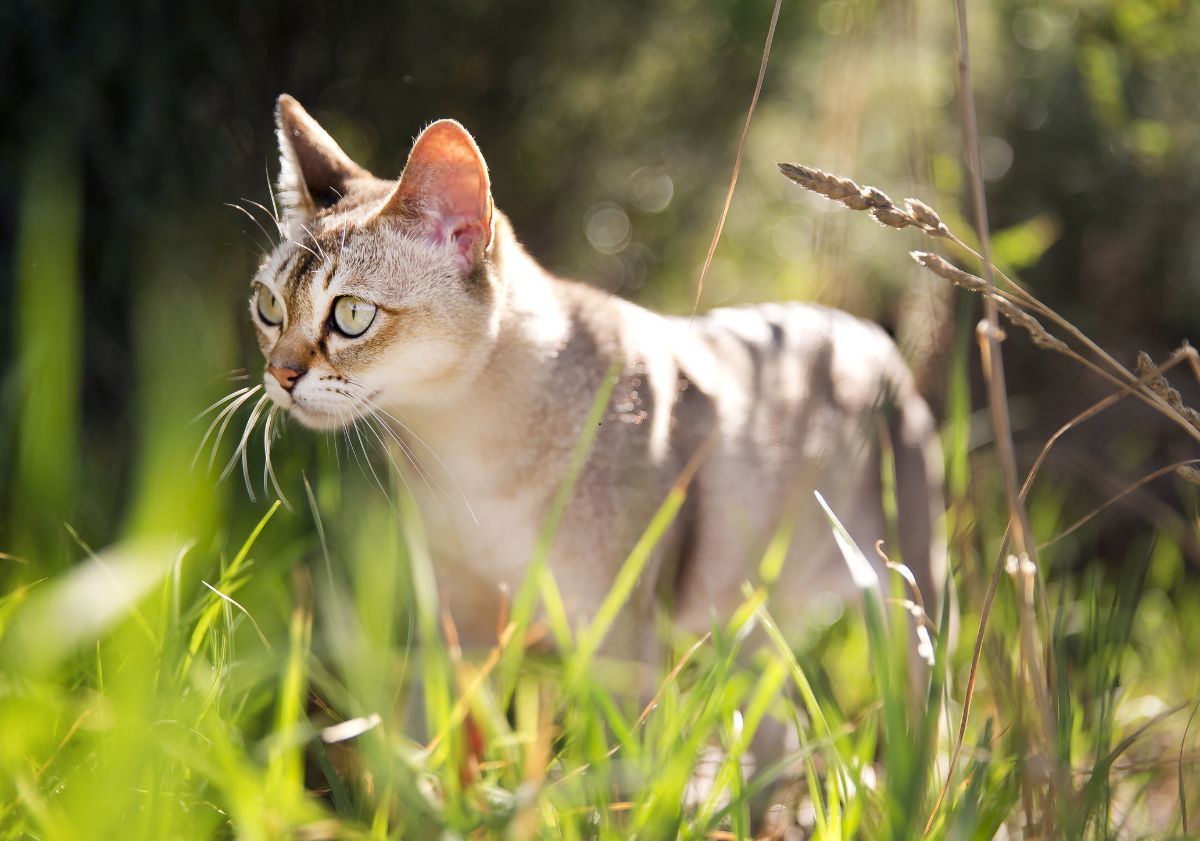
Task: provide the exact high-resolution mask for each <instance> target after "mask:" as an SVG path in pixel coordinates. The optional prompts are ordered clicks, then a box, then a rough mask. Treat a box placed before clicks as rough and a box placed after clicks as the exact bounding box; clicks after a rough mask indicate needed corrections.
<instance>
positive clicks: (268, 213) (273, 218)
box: [242, 196, 283, 242]
mask: <svg viewBox="0 0 1200 841" xmlns="http://www.w3.org/2000/svg"><path fill="white" fill-rule="evenodd" d="M274 200H275V197H274V196H272V197H271V201H272V203H274ZM242 201H244V202H249V203H250V204H252V205H253V206H254V207H257V208H258V209H259V210H261V211H262V212H263V213H265V214H267V218H268V219H270V220H271V221H272V222H274V223H275V230H277V231H279V240H280V242H282V241H283V227H282V226H280V224H279V220H278V219H277V218H276V217H274V216H272V215H271V211H269V210H267V209H266V208H265V207H263V206H262V205H261V204H259V203H258V202H256V201H254V200H253V199H242ZM264 233H265V232H264ZM267 238H268V239H269V238H270V234H267Z"/></svg>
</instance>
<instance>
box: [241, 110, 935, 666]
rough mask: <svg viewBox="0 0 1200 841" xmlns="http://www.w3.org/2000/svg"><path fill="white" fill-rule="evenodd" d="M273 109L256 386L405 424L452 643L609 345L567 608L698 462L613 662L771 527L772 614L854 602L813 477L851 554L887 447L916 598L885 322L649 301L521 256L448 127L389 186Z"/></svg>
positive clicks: (568, 547)
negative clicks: (608, 378) (785, 546)
mask: <svg viewBox="0 0 1200 841" xmlns="http://www.w3.org/2000/svg"><path fill="white" fill-rule="evenodd" d="M279 118H280V137H281V144H282V146H283V157H284V171H283V175H282V176H281V188H282V192H283V198H284V204H285V208H286V213H287V219H288V227H289V232H290V235H291V238H292V240H293V241H292V242H289V243H285V244H283V245H281V246H280V248H279V249H278V250H277V251H276V253H275V255H273V257H272V258H271V260H270V261H269V262H268V263H267V264H266V265H265V266H264V268H263V269H262V270H261V271H260V273H259V275H258V277H257V278H256V282H257V283H258V284H259V285H260V286H262V287H264V288H265V289H266V290H267V291H265V292H260V293H259V300H258V303H257V305H252V309H256V310H257V311H256V312H255V313H254V315H253V317H254V318H255V321H256V324H257V325H258V327H259V331H260V344H261V345H262V348H263V352H264V354H265V355H266V356H267V358H268V363H269V367H268V371H269V373H268V375H267V376H266V378H265V381H266V383H267V386H268V389H269V392H270V393H271V395H272V397H273V398H275V399H276V401H277V402H278V403H280V404H281V405H283V406H285V407H286V408H288V409H290V410H291V411H292V412H293V414H294V415H296V416H297V417H298V418H299V419H300V420H301V421H303V422H305V423H306V424H308V425H310V426H314V427H317V428H331V427H336V426H339V425H341V424H342V423H343V422H344V421H345V420H347V418H348V417H351V416H353V417H360V416H362V415H364V414H366V413H368V412H369V411H371V410H376V411H378V412H379V413H380V416H382V417H387V416H388V415H390V416H392V417H393V418H394V419H396V420H397V421H399V422H402V423H403V426H404V427H405V428H404V429H402V430H400V431H399V432H400V435H402V436H404V437H405V439H406V445H407V447H408V449H409V450H410V451H411V452H412V453H414V454H415V455H416V456H417V457H418V458H419V460H420V461H421V462H422V465H423V466H422V468H421V469H420V470H419V471H418V472H417V473H415V474H414V477H416V479H417V480H416V481H412V482H411V483H410V484H411V485H412V487H413V489H414V493H415V494H416V495H417V497H418V500H419V501H420V503H421V508H422V511H423V514H424V518H425V520H426V524H427V527H428V529H429V533H430V542H431V548H432V549H433V552H434V555H435V562H436V569H437V574H438V581H439V589H440V593H441V596H442V597H443V598H444V599H445V600H446V601H447V603H448V604H449V606H450V609H451V613H452V615H453V618H454V621H455V623H456V625H457V627H458V631H459V634H460V636H461V637H462V638H463V640H464V641H465V642H467V643H473V644H476V645H489V644H491V643H493V642H494V641H495V638H496V632H497V621H498V617H499V613H500V610H501V604H502V602H503V601H504V599H505V595H504V591H505V590H507V591H508V593H512V592H514V591H515V589H516V587H517V586H518V585H519V584H520V583H521V581H522V579H523V577H524V573H525V570H526V567H527V564H528V562H529V560H530V558H531V556H532V554H533V549H534V542H535V539H536V535H537V533H538V530H539V528H540V527H541V525H542V523H543V521H544V519H545V515H546V512H547V510H548V508H549V506H550V501H551V499H552V498H553V496H554V494H555V492H556V489H557V488H558V486H559V484H560V482H561V481H562V479H563V476H564V474H565V473H566V470H567V465H568V463H569V460H570V457H571V453H572V452H573V450H574V448H575V445H576V442H577V441H578V440H579V437H580V435H581V433H582V431H583V429H582V426H583V423H584V419H585V417H586V415H587V413H588V409H589V407H590V406H591V404H592V402H593V400H594V397H595V395H596V393H597V390H598V389H599V388H600V387H601V385H602V383H603V381H604V378H605V375H606V372H607V371H608V370H609V369H610V367H611V365H612V363H613V361H614V360H620V376H619V379H618V381H617V384H616V386H615V389H614V391H613V395H612V398H611V399H610V401H609V404H608V408H607V411H606V412H605V415H604V420H603V422H602V425H601V427H600V429H599V430H598V432H597V437H596V440H595V442H594V444H593V446H592V449H591V454H590V456H589V458H588V461H587V463H586V465H585V468H584V470H583V472H582V474H581V476H580V478H579V482H578V484H577V486H576V488H575V491H574V495H573V497H572V500H571V503H570V505H569V507H568V508H567V510H566V514H565V516H564V518H563V521H562V523H561V526H560V528H559V530H558V532H557V536H556V538H555V542H554V544H553V548H552V552H551V555H550V566H551V569H552V571H553V572H554V576H555V579H556V581H557V583H558V586H559V588H560V589H561V591H562V595H563V600H564V603H565V606H566V608H567V611H568V614H569V615H570V616H571V617H572V618H573V619H578V618H586V617H589V616H591V615H592V614H593V613H594V611H595V609H596V608H597V607H598V605H599V604H600V601H601V600H602V599H603V598H604V596H605V595H606V594H607V593H608V591H609V589H610V588H611V586H612V584H613V581H614V577H615V575H616V573H617V570H618V569H619V568H620V566H621V564H622V563H623V562H624V561H625V559H626V557H627V556H628V554H629V552H630V550H631V549H632V548H633V546H634V544H635V542H636V541H637V540H638V538H639V537H640V536H641V534H642V533H643V531H644V530H645V528H646V526H647V525H648V524H649V522H650V519H651V517H652V516H653V514H654V512H655V510H656V509H657V508H658V506H659V505H660V503H661V502H662V501H663V500H664V498H665V497H666V495H667V493H668V491H669V490H670V488H671V486H672V485H673V483H675V482H676V481H677V480H678V479H679V477H680V476H681V475H682V474H683V473H684V472H685V468H686V467H687V466H688V465H689V463H690V462H693V460H694V463H695V465H698V466H697V467H696V471H695V475H694V478H693V479H692V481H691V485H690V487H689V492H688V496H687V499H686V502H685V504H684V507H683V508H682V510H681V511H680V513H679V516H678V518H677V519H676V521H675V524H674V525H673V526H672V528H671V529H670V531H669V532H668V534H667V536H666V538H665V539H664V540H662V541H661V542H659V544H658V545H657V546H656V548H655V551H654V554H653V557H652V559H651V561H650V563H649V565H648V566H647V568H646V570H645V572H644V574H643V575H642V577H641V579H640V582H639V585H638V588H637V590H636V591H635V593H634V595H633V597H632V598H631V600H630V602H629V603H628V604H627V605H626V607H625V608H624V610H623V612H622V614H621V619H620V621H619V622H618V623H617V626H616V627H615V628H614V632H613V636H612V637H611V638H610V640H609V641H608V649H609V650H610V651H612V652H616V653H622V654H628V655H632V656H640V657H645V656H648V655H649V653H650V651H651V650H652V648H651V646H652V639H653V636H654V634H653V619H654V615H655V614H654V612H655V610H656V609H657V606H658V605H659V604H660V603H661V602H662V601H664V600H665V601H666V602H667V603H668V604H670V605H671V606H672V611H673V615H674V617H675V621H676V622H677V623H678V624H679V625H681V626H682V627H684V628H686V629H688V630H690V631H696V632H698V631H703V630H705V629H707V628H708V627H709V626H710V623H711V621H712V619H713V617H714V616H715V617H718V618H719V617H724V616H727V615H728V612H729V610H730V609H731V608H732V607H733V606H734V605H736V604H737V603H738V602H739V601H740V600H741V598H742V592H741V585H742V583H743V582H744V581H747V580H755V579H756V578H757V574H758V572H757V571H758V565H759V563H760V561H761V559H762V557H763V554H764V551H765V550H766V548H767V546H768V543H769V542H770V541H771V539H772V536H773V535H775V534H776V533H777V532H779V531H780V529H781V528H783V529H785V530H787V529H792V536H791V543H790V548H789V550H788V556H787V561H786V563H785V564H784V567H783V573H782V575H781V577H780V579H779V581H778V583H777V585H776V588H775V591H774V596H773V600H772V604H773V611H774V612H776V613H777V614H779V618H780V619H781V620H782V621H783V622H784V623H785V624H786V625H791V626H799V625H802V624H803V617H804V614H805V607H806V606H807V605H808V604H810V603H811V601H812V600H813V599H814V598H815V597H818V596H820V595H821V594H824V593H829V592H833V593H838V594H841V595H846V594H848V593H849V592H851V590H852V587H851V582H850V578H849V574H848V572H847V568H846V565H845V563H844V562H843V561H842V560H841V559H840V557H839V555H838V554H837V550H836V548H835V545H834V542H833V540H832V537H831V533H830V529H829V526H828V522H827V521H826V520H825V519H824V517H823V515H822V513H821V512H820V509H819V508H818V507H817V504H816V502H815V500H814V499H813V495H812V491H813V490H814V489H816V490H819V491H821V493H822V494H823V495H824V496H825V497H826V498H827V499H828V500H829V502H830V504H831V506H832V507H833V509H834V510H835V511H836V512H837V513H838V514H839V516H840V517H841V518H842V520H843V521H844V523H845V524H846V526H847V527H848V529H849V530H850V532H851V534H852V535H853V536H854V537H855V539H856V541H857V542H858V543H859V544H860V546H862V547H863V548H864V549H865V550H867V552H868V557H872V558H873V557H874V553H873V552H870V548H871V545H872V544H873V543H874V541H875V540H878V539H881V538H884V537H886V536H887V535H886V527H885V518H884V512H883V503H882V482H883V478H882V475H883V474H882V471H883V468H884V461H883V460H881V448H882V447H884V446H885V442H886V446H887V447H889V449H890V451H891V452H892V453H893V454H894V463H895V466H896V474H895V476H896V492H897V506H898V518H897V519H898V530H899V537H900V543H901V545H900V549H901V552H902V554H903V557H904V560H905V562H906V563H907V564H908V565H909V566H910V567H911V568H912V569H913V571H914V572H915V573H916V576H917V579H918V581H919V583H920V584H921V585H922V587H923V588H926V592H928V593H932V592H934V591H935V590H936V585H937V584H939V583H940V581H941V578H942V575H943V569H942V564H943V550H942V546H941V543H940V540H939V539H938V538H937V536H936V535H937V519H938V518H939V517H940V513H941V510H942V509H941V506H942V501H941V484H940V472H941V465H940V454H939V451H938V447H937V442H936V435H935V430H934V426H933V422H932V418H931V416H930V414H929V411H928V409H927V408H926V406H925V404H924V403H923V401H922V400H921V398H920V397H919V396H918V394H917V392H916V390H915V387H914V385H913V382H912V378H911V376H910V375H909V373H908V371H907V369H906V367H905V365H904V363H903V362H902V360H901V358H900V356H899V354H898V352H897V351H896V349H895V347H894V345H893V344H892V342H891V341H890V339H889V338H888V337H887V336H886V334H884V333H883V331H881V330H880V329H878V328H877V327H874V326H872V325H869V324H867V323H865V322H862V321H860V320H857V319H854V318H852V317H850V316H848V315H846V314H844V313H840V312H837V311H834V310H829V309H824V308H819V307H813V306H805V305H801V304H786V305H783V304H777V305H765V306H760V307H754V308H744V309H727V310H717V311H714V312H711V313H708V314H706V315H703V316H697V317H695V318H686V317H680V318H672V317H665V316H661V315H658V314H655V313H652V312H649V311H647V310H645V309H642V308H640V307H637V306H635V305H634V304H631V303H629V302H627V301H623V300H621V299H618V298H615V297H613V296H610V295H607V294H605V293H603V292H600V291H597V290H595V289H592V288H589V287H586V286H583V285H580V284H576V283H571V282H567V281H562V280H559V279H557V278H555V277H553V276H551V275H550V274H549V273H547V272H546V271H545V270H543V269H542V268H541V267H540V266H539V265H538V264H537V263H536V262H535V261H534V260H533V259H532V258H531V257H530V256H529V255H528V254H527V253H526V252H525V251H524V249H523V248H522V247H521V245H520V243H519V242H518V241H517V239H516V237H515V236H514V234H513V232H512V230H511V228H510V226H509V224H508V222H507V220H506V219H505V218H504V217H503V216H502V215H501V214H499V213H498V212H497V211H495V210H494V209H493V207H492V205H491V197H490V191H489V186H488V180H487V172H486V168H485V166H484V164H483V161H482V158H481V157H479V155H478V150H477V149H475V146H474V143H473V142H472V141H471V140H470V137H469V135H467V134H466V132H465V131H463V130H462V129H461V127H459V126H457V124H453V123H448V122H445V121H443V122H441V123H437V124H435V125H434V126H433V127H431V128H430V129H429V130H427V132H426V133H425V134H423V135H422V137H421V138H420V139H419V140H418V142H417V144H416V146H415V148H414V151H413V154H412V157H410V159H409V164H408V166H407V167H406V170H405V175H404V177H403V178H402V179H401V181H400V182H399V185H397V184H395V183H391V182H384V181H380V180H378V179H374V178H373V177H371V176H369V175H368V174H367V173H365V171H363V170H361V169H359V168H357V167H356V166H355V165H354V164H352V163H350V162H349V160H348V159H346V158H345V156H344V155H343V154H342V153H341V151H340V149H338V148H337V147H336V145H333V143H332V140H330V139H329V138H328V135H325V134H324V132H323V131H321V129H320V128H319V126H317V125H316V123H315V122H313V121H312V120H311V118H310V117H308V115H307V114H305V113H304V112H303V111H302V110H301V109H300V108H299V106H298V105H297V104H296V103H295V102H294V101H293V100H290V99H288V98H286V97H285V98H281V101H280V113H279ZM322 197H324V198H322ZM263 296H270V297H268V298H264V297H263ZM339 307H341V309H340V310H338V308H339ZM335 312H336V318H335ZM347 313H348V314H347ZM277 314H278V318H279V323H278V324H271V323H270V321H271V319H273V318H274V317H275V316H276V315H277ZM368 315H369V316H370V320H369V321H368V320H367V316H368ZM364 323H365V324H366V325H367V326H366V327H363V329H362V330H361V331H360V332H359V333H357V334H354V335H347V333H354V331H355V330H358V328H359V326H361V325H362V324H364ZM342 325H345V326H347V327H348V330H342ZM433 453H436V456H434V455H433ZM421 473H423V474H424V475H421Z"/></svg>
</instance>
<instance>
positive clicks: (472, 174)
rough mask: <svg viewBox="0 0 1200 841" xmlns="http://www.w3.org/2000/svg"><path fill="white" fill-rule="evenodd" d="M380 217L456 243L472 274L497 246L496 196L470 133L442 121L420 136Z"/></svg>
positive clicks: (459, 260)
mask: <svg viewBox="0 0 1200 841" xmlns="http://www.w3.org/2000/svg"><path fill="white" fill-rule="evenodd" d="M380 215H381V216H384V217H387V216H392V217H396V218H398V219H401V220H404V221H406V222H409V223H412V222H416V223H417V224H419V225H420V226H421V228H422V229H423V232H424V234H425V235H426V236H428V237H429V238H431V239H433V240H434V241H436V242H439V243H446V244H452V245H453V246H454V248H455V255H456V256H455V260H456V262H457V263H458V266H459V268H460V269H461V270H462V271H463V273H464V274H465V273H467V272H469V271H470V269H471V267H472V266H473V265H474V264H475V262H476V261H477V260H478V259H479V258H480V257H481V256H482V254H483V252H484V251H485V250H486V249H487V247H488V246H489V245H491V242H492V193H491V186H490V183H489V181H488V171H487V164H486V163H485V162H484V160H483V155H481V154H480V152H479V147H478V146H476V145H475V140H474V138H472V137H471V135H470V134H469V133H468V132H467V130H466V129H465V128H463V127H462V126H461V125H460V124H459V123H457V122H456V121H454V120H438V121H437V122H436V123H434V124H433V125H431V126H429V128H427V129H425V131H423V132H421V136H420V137H418V138H417V141H416V143H414V144H413V148H412V152H411V153H409V156H408V163H407V164H405V166H404V174H403V175H402V176H401V177H400V183H399V184H397V185H396V189H395V190H393V191H392V194H391V196H390V197H389V198H388V200H387V202H386V203H385V204H384V206H383V208H382V209H381V210H380Z"/></svg>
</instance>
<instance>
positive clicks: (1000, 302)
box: [910, 251, 1070, 353]
mask: <svg viewBox="0 0 1200 841" xmlns="http://www.w3.org/2000/svg"><path fill="white" fill-rule="evenodd" d="M910 254H911V256H912V258H913V260H915V261H916V262H917V263H919V264H920V265H922V266H924V267H925V268H927V269H929V270H930V271H931V272H933V273H934V274H935V275H937V276H938V277H941V278H945V279H946V280H948V281H950V282H951V283H953V284H954V285H955V286H961V287H962V288H963V289H969V290H970V291H972V292H979V293H981V294H984V295H988V294H989V293H988V291H987V284H986V283H985V282H984V280H983V278H981V277H976V276H975V275H973V274H971V273H970V272H964V271H963V270H962V269H960V268H958V267H957V266H954V265H951V264H950V263H949V262H947V261H946V260H945V259H944V258H943V257H941V256H939V255H937V254H931V253H929V252H928V251H912V252H910ZM990 297H991V299H992V300H993V301H994V302H995V303H996V309H997V310H998V311H999V313H1000V314H1001V315H1003V316H1004V317H1005V318H1006V319H1008V321H1009V322H1010V323H1011V324H1013V326H1015V327H1020V328H1021V329H1022V330H1024V331H1025V332H1026V333H1028V334H1029V336H1030V338H1031V339H1033V343H1034V344H1035V345H1037V346H1038V347H1040V348H1043V349H1045V350H1054V351H1058V352H1060V353H1070V348H1069V347H1067V344H1066V342H1064V341H1062V340H1061V339H1059V338H1058V337H1057V336H1052V335H1050V333H1048V332H1047V331H1046V328H1045V327H1043V326H1042V323H1041V322H1040V321H1038V320H1037V319H1036V318H1034V317H1033V316H1032V315H1030V314H1029V313H1027V312H1025V310H1023V309H1021V308H1020V307H1019V306H1017V305H1016V304H1014V303H1013V302H1012V301H1011V300H1009V299H1008V298H1006V297H1005V296H1004V295H1003V294H1001V293H999V292H992V293H990Z"/></svg>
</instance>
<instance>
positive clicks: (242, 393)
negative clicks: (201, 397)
mask: <svg viewBox="0 0 1200 841" xmlns="http://www.w3.org/2000/svg"><path fill="white" fill-rule="evenodd" d="M260 389H262V386H261V385H256V386H248V387H246V388H240V389H238V390H237V391H235V392H234V393H233V394H232V395H229V397H233V398H236V399H234V400H233V402H231V403H230V404H229V405H228V406H226V407H225V408H224V409H222V410H221V411H220V412H218V413H217V416H216V417H215V418H213V420H212V423H210V424H209V425H208V429H207V430H205V432H204V437H203V438H201V439H200V446H198V447H197V448H196V454H195V455H194V456H192V466H191V468H190V469H191V470H195V469H196V462H197V461H199V460H200V454H201V453H202V452H204V444H205V442H206V441H208V438H209V436H210V435H212V432H213V429H214V428H215V427H216V426H217V424H221V428H220V430H219V431H218V432H217V437H216V438H215V439H213V444H212V454H211V455H210V456H209V459H208V470H209V471H211V470H212V466H213V462H214V461H215V460H216V457H217V449H218V448H219V447H220V446H221V438H222V436H224V435H225V428H226V427H227V426H229V421H230V419H231V418H232V417H233V415H234V413H236V412H237V410H238V408H239V407H240V406H241V405H242V404H243V403H245V402H246V401H247V400H249V399H250V398H251V397H253V396H254V395H255V394H256V393H257V392H258V391H259V390H260ZM226 399H228V398H222V400H221V401H218V402H224V401H225V400H226ZM213 408H215V406H213V407H210V408H208V409H205V412H209V411H212V409H213Z"/></svg>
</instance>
